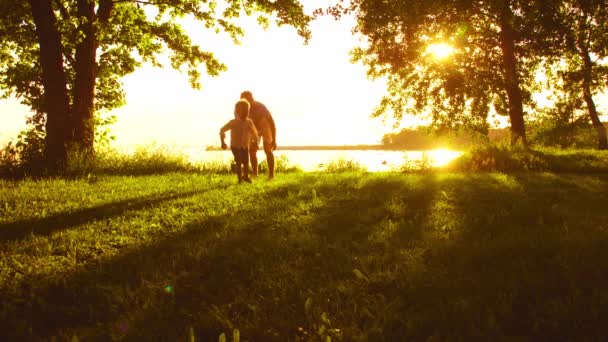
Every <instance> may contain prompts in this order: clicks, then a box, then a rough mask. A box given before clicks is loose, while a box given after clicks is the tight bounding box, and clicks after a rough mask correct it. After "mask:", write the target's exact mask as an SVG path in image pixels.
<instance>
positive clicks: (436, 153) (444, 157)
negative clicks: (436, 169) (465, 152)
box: [429, 149, 462, 166]
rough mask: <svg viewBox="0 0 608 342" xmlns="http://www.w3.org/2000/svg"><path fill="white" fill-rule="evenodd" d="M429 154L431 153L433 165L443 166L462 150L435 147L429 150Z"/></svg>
mask: <svg viewBox="0 0 608 342" xmlns="http://www.w3.org/2000/svg"><path fill="white" fill-rule="evenodd" d="M429 154H430V155H431V160H432V161H433V166H444V165H447V164H449V163H450V162H451V161H452V160H454V159H456V158H457V157H459V156H460V155H461V154H462V152H458V151H451V150H447V149H436V150H432V151H429Z"/></svg>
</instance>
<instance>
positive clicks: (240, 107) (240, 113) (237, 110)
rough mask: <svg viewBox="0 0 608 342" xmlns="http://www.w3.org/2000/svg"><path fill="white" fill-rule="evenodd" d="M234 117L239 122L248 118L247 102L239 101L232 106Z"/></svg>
mask: <svg viewBox="0 0 608 342" xmlns="http://www.w3.org/2000/svg"><path fill="white" fill-rule="evenodd" d="M234 115H235V116H236V117H237V118H239V119H241V120H244V119H246V118H247V116H249V102H247V101H246V100H243V99H241V100H239V101H238V102H237V103H236V104H235V105H234Z"/></svg>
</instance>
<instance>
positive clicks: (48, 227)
mask: <svg viewBox="0 0 608 342" xmlns="http://www.w3.org/2000/svg"><path fill="white" fill-rule="evenodd" d="M222 187H227V186H222ZM218 188H221V187H218ZM214 189H217V188H211V189H203V190H196V191H187V192H180V193H169V194H166V193H165V194H160V195H151V196H144V197H136V198H129V199H126V200H122V201H118V202H112V203H108V204H103V205H99V206H95V207H92V208H86V209H79V210H76V211H73V212H70V213H60V214H55V215H51V216H49V217H45V218H38V219H27V220H21V221H17V222H11V223H4V224H0V242H7V241H15V240H19V239H22V238H24V237H27V236H29V235H31V234H36V235H49V234H51V233H53V232H57V231H61V230H66V229H69V228H72V227H75V226H78V225H81V224H84V223H87V222H90V221H93V220H102V219H108V218H111V217H115V216H118V215H121V214H123V213H125V212H126V211H129V210H141V209H145V208H147V207H150V206H155V205H158V204H160V203H163V202H167V201H172V200H175V199H179V198H186V197H191V196H195V195H197V194H200V193H203V192H206V191H210V190H214Z"/></svg>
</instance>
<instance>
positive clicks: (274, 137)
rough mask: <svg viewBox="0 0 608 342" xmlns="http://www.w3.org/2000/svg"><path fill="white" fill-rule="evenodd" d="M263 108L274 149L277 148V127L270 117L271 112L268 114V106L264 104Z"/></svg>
mask: <svg viewBox="0 0 608 342" xmlns="http://www.w3.org/2000/svg"><path fill="white" fill-rule="evenodd" d="M264 109H266V113H267V114H268V115H267V117H268V124H270V132H271V133H272V149H273V150H276V149H277V127H276V126H275V124H274V119H273V118H272V114H270V111H269V110H268V108H266V107H265V106H264Z"/></svg>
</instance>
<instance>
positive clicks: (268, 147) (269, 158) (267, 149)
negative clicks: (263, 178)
mask: <svg viewBox="0 0 608 342" xmlns="http://www.w3.org/2000/svg"><path fill="white" fill-rule="evenodd" d="M264 153H266V163H267V164H268V178H269V179H272V178H274V153H273V152H272V144H266V143H265V142H264Z"/></svg>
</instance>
